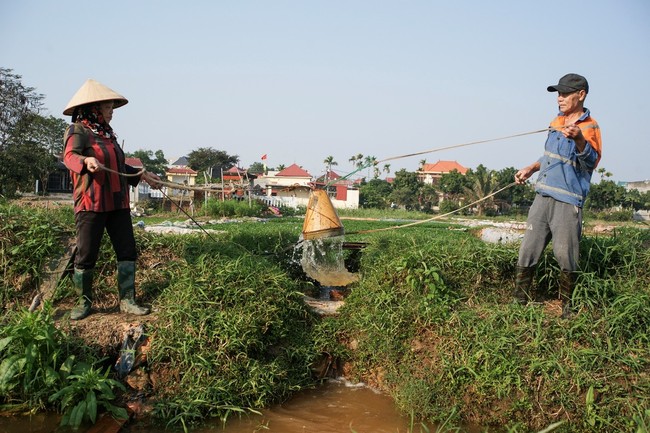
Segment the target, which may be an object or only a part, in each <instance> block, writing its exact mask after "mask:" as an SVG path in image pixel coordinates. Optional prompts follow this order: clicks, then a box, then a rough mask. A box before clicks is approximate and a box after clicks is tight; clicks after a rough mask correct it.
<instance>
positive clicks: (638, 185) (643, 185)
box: [621, 180, 650, 194]
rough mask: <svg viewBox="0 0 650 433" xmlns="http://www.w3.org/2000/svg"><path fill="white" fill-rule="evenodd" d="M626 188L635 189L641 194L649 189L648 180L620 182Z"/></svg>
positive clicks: (649, 183) (649, 182) (649, 181)
mask: <svg viewBox="0 0 650 433" xmlns="http://www.w3.org/2000/svg"><path fill="white" fill-rule="evenodd" d="M621 183H622V184H623V185H622V186H624V187H625V189H626V190H628V191H630V190H632V189H636V190H637V191H639V192H640V193H641V194H643V193H645V192H648V191H650V180H638V181H634V182H621Z"/></svg>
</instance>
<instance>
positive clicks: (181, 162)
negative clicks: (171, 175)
mask: <svg viewBox="0 0 650 433" xmlns="http://www.w3.org/2000/svg"><path fill="white" fill-rule="evenodd" d="M169 166H170V167H176V168H180V167H189V166H190V161H189V160H188V159H187V156H181V157H180V158H178V159H177V160H176V161H174V162H172V163H170V164H169Z"/></svg>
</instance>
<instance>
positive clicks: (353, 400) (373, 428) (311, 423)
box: [0, 380, 482, 433]
mask: <svg viewBox="0 0 650 433" xmlns="http://www.w3.org/2000/svg"><path fill="white" fill-rule="evenodd" d="M261 412H262V415H246V416H243V417H241V418H239V417H237V416H233V417H232V418H231V419H229V420H228V422H227V424H226V426H225V427H224V426H222V424H221V423H220V422H219V421H213V422H211V423H208V424H205V425H203V426H201V427H195V428H192V429H190V430H189V431H190V432H191V433H207V432H224V433H252V432H269V433H346V432H349V433H352V432H356V433H404V432H411V433H424V432H432V433H433V432H435V431H436V429H435V426H432V425H425V426H423V425H422V424H420V423H412V422H411V420H410V418H409V417H407V416H403V415H401V414H400V413H399V412H398V411H397V409H396V408H395V406H394V404H393V400H392V399H391V398H390V397H388V396H386V395H383V394H380V393H377V392H375V391H373V390H371V389H369V388H367V387H365V386H361V385H351V384H349V383H347V382H344V381H340V380H333V381H329V382H327V383H325V384H324V385H322V386H320V387H318V388H316V389H313V390H307V391H303V392H300V393H298V394H296V395H295V396H294V397H293V398H291V399H290V400H289V401H287V402H285V403H283V404H280V405H277V406H274V407H272V408H269V409H265V410H263V411H261ZM57 424H58V417H56V416H53V415H37V416H35V417H32V418H31V420H30V419H29V418H26V417H22V418H0V432H2V433H54V432H56V433H64V432H65V433H67V432H71V431H72V430H69V429H62V428H57ZM83 431H84V429H83V428H81V429H79V430H77V432H83ZM161 431H164V432H170V433H179V432H182V431H183V429H182V428H181V427H176V428H168V429H161V428H160V427H151V426H148V425H146V424H144V423H139V422H131V423H130V424H128V425H127V426H126V427H125V428H123V429H122V430H121V432H122V433H158V432H161ZM480 431H482V430H480V429H478V428H471V427H467V428H465V429H463V430H462V432H463V433H478V432H480Z"/></svg>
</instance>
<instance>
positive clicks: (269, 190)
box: [255, 164, 312, 199]
mask: <svg viewBox="0 0 650 433" xmlns="http://www.w3.org/2000/svg"><path fill="white" fill-rule="evenodd" d="M311 180H312V176H311V174H309V172H308V171H307V170H305V169H303V168H302V167H300V166H299V165H297V164H291V165H290V166H289V167H287V168H285V169H284V170H281V171H269V172H268V174H266V175H264V176H260V177H258V178H257V179H256V180H255V185H259V186H260V187H262V189H263V190H264V191H265V195H266V196H268V197H284V198H289V199H296V198H300V199H308V198H309V192H310V191H311Z"/></svg>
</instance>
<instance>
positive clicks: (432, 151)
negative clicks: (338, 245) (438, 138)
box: [325, 127, 559, 187]
mask: <svg viewBox="0 0 650 433" xmlns="http://www.w3.org/2000/svg"><path fill="white" fill-rule="evenodd" d="M551 129H554V130H558V131H559V129H557V128H552V127H548V128H544V129H538V130H535V131H528V132H522V133H519V134H513V135H506V136H505V137H498V138H490V139H487V140H478V141H470V142H467V143H460V144H454V145H451V146H445V147H437V148H434V149H429V150H423V151H421V152H414V153H406V154H404V155H398V156H392V157H390V158H385V159H381V160H379V161H373V162H369V163H368V164H366V165H362V166H360V167H359V168H357V169H356V170H354V171H352V172H350V173H348V174H346V175H345V176H341V177H340V178H338V179H333V180H331V181H330V182H328V183H327V184H326V185H325V187H328V186H330V185H331V184H332V183H335V182H338V181H340V180H342V179H347V178H349V177H350V176H352V175H353V174H354V173H357V172H358V171H361V170H364V169H366V168H368V167H372V166H373V165H379V164H381V163H384V162H387V161H393V160H396V159H401V158H409V157H411V156H418V155H424V154H427V153H434V152H440V151H442V150H449V149H456V148H458V147H465V146H472V145H474V144H483V143H490V142H493V141H499V140H507V139H509V138H516V137H523V136H525V135H532V134H539V133H541V132H548V131H549V130H551Z"/></svg>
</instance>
